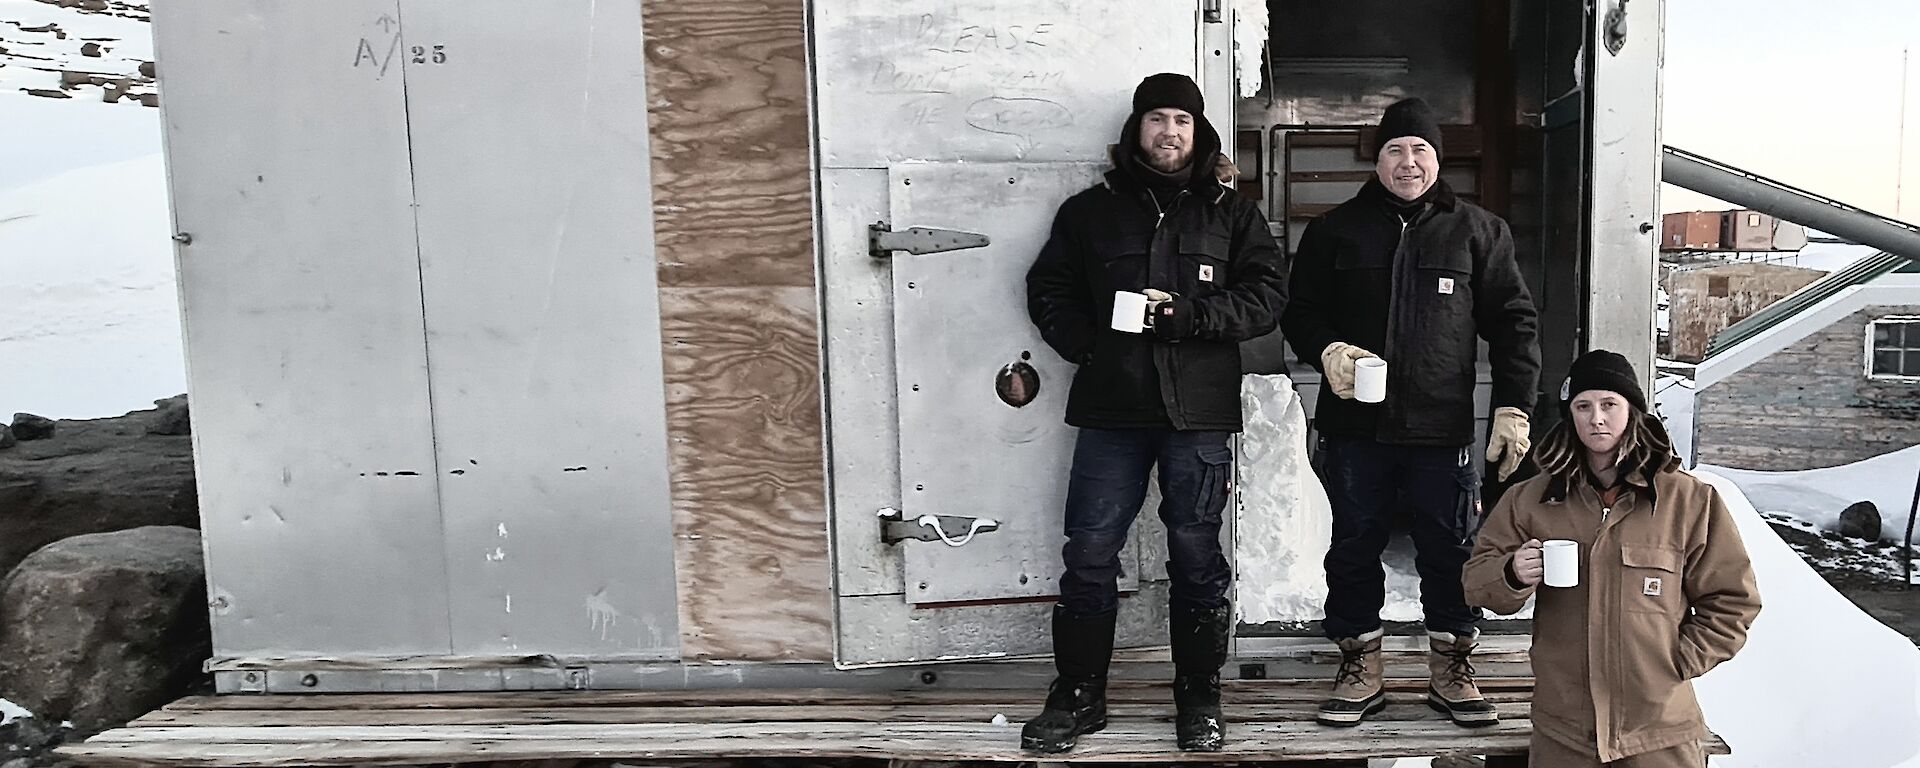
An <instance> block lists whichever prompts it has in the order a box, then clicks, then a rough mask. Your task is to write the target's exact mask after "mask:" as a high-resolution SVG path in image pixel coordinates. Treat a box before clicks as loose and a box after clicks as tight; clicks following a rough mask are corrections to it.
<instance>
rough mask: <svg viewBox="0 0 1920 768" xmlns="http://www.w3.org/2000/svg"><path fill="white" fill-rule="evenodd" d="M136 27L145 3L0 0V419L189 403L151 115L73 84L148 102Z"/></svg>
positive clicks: (145, 53)
mask: <svg viewBox="0 0 1920 768" xmlns="http://www.w3.org/2000/svg"><path fill="white" fill-rule="evenodd" d="M145 19H146V12H145V5H144V3H141V4H126V3H118V2H116V3H110V4H109V7H108V10H107V11H105V12H97V13H90V12H85V11H82V10H81V9H79V8H74V7H69V8H61V7H58V6H56V5H52V4H48V3H41V2H34V1H33V0H0V49H4V50H5V53H0V115H4V116H5V117H4V118H0V284H4V285H5V288H6V293H7V300H6V301H5V302H4V303H0V361H5V365H0V417H5V416H6V415H8V414H11V413H13V412H15V411H27V412H32V413H38V414H40V415H43V416H50V417H55V418H93V417H100V416H115V415H119V414H122V413H125V412H127V411H130V410H135V409H139V408H147V407H151V404H152V402H151V401H152V400H153V399H155V398H160V397H167V396H170V395H175V394H179V393H181V392H184V391H186V381H185V380H186V374H185V364H184V361H183V357H182V353H181V346H180V313H179V306H178V299H177V294H176V290H175V287H174V277H173V243H172V241H171V240H170V239H169V235H170V233H171V232H170V229H171V228H170V226H169V224H168V222H169V214H168V210H167V189H166V169H165V165H164V164H163V163H162V161H161V155H160V116H159V110H157V109H154V108H151V107H148V106H145V105H143V104H142V103H141V102H139V101H135V100H131V99H125V98H123V99H118V100H117V101H116V102H115V103H107V102H106V101H105V100H104V98H103V95H104V94H105V93H107V88H104V87H102V86H98V85H94V84H92V82H91V81H90V80H89V81H87V82H86V83H85V84H82V83H80V82H77V81H78V79H79V76H80V75H86V76H88V77H91V76H93V75H96V74H97V75H99V76H100V77H101V79H102V80H103V81H108V82H115V83H117V82H122V81H125V82H127V83H128V85H127V86H126V90H127V91H128V92H130V93H135V94H139V93H148V94H150V93H152V91H153V87H152V84H151V83H144V84H143V83H142V82H141V81H142V77H141V75H140V65H141V64H142V63H143V62H148V61H151V60H152V59H153V45H152V42H151V32H150V30H149V24H148V23H147V22H146V20H145ZM88 52H93V53H97V54H99V55H97V56H88V55H86V54H87V53H88ZM62 72H67V73H75V74H69V75H67V76H66V79H65V82H67V84H68V86H69V87H68V88H66V89H62V87H61V85H62V83H63V76H62V74H61V73H62ZM35 93H42V94H64V95H66V96H67V98H54V97H51V96H47V95H35Z"/></svg>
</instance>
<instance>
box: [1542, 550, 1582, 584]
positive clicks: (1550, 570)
mask: <svg viewBox="0 0 1920 768" xmlns="http://www.w3.org/2000/svg"><path fill="white" fill-rule="evenodd" d="M1540 553H1541V556H1542V559H1544V560H1545V561H1546V566H1547V578H1546V581H1545V582H1544V583H1545V584H1546V585H1547V586H1549V587H1572V586H1578V585H1579V584H1580V542H1577V541H1572V540H1569V539H1552V540H1549V541H1544V542H1541V543H1540Z"/></svg>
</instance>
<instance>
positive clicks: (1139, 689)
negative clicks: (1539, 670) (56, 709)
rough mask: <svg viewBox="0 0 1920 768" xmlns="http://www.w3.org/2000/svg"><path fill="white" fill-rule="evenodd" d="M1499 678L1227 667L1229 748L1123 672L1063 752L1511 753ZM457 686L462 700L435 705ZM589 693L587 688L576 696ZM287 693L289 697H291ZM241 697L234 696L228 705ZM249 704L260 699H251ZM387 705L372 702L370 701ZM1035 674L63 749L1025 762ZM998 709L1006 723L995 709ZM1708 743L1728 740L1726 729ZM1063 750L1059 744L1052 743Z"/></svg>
mask: <svg viewBox="0 0 1920 768" xmlns="http://www.w3.org/2000/svg"><path fill="white" fill-rule="evenodd" d="M1524 682H1525V681H1504V683H1505V685H1506V686H1507V690H1498V686H1494V688H1495V690H1492V691H1491V692H1490V696H1489V697H1490V698H1491V699H1493V700H1494V701H1495V702H1496V703H1497V706H1498V707H1499V711H1500V716H1501V722H1500V723H1498V724H1496V725H1495V726H1492V727H1490V728H1483V729H1465V728H1460V727H1458V726H1456V725H1454V724H1453V723H1451V722H1449V721H1447V720H1446V719H1445V718H1444V717H1442V716H1441V715H1440V714H1439V713H1436V712H1433V711H1432V710H1431V709H1430V708H1429V707H1427V706H1426V703H1425V701H1424V694H1423V692H1422V691H1421V689H1420V688H1419V687H1418V686H1419V685H1420V684H1423V683H1424V681H1419V680H1411V679H1404V680H1396V681H1393V687H1394V688H1395V689H1396V690H1395V691H1394V692H1393V693H1390V694H1389V696H1388V700H1389V703H1390V705H1389V706H1388V707H1387V709H1386V711H1385V712H1383V713H1381V714H1380V715H1379V716H1376V717H1374V718H1372V719H1370V720H1369V721H1368V722H1366V723H1363V724H1361V725H1360V726H1358V727H1355V728H1329V727H1325V726H1321V725H1319V724H1317V723H1315V722H1313V713H1314V709H1315V706H1316V704H1317V702H1318V700H1319V698H1320V696H1321V695H1322V689H1323V686H1322V685H1321V684H1318V683H1307V682H1297V681H1232V682H1230V683H1229V684H1228V686H1227V689H1228V691H1227V697H1226V698H1227V701H1226V707H1225V715H1226V717H1227V719H1228V722H1229V728H1228V733H1229V739H1230V741H1229V747H1228V749H1227V751H1225V752H1220V753H1182V752H1180V751H1178V750H1177V749H1175V748H1174V746H1173V744H1172V743H1171V742H1172V730H1173V729H1172V727H1171V724H1170V722H1169V721H1170V720H1171V719H1172V716H1173V707H1172V706H1171V702H1170V701H1169V698H1170V692H1169V691H1168V689H1167V686H1166V685H1165V684H1164V683H1151V684H1149V683H1125V684H1118V685H1116V686H1114V689H1113V690H1114V693H1115V696H1114V699H1113V703H1112V705H1111V712H1112V720H1111V723H1110V725H1109V726H1108V729H1107V730H1106V731H1103V732H1102V733H1100V734H1099V735H1098V736H1096V737H1090V738H1088V739H1087V740H1086V741H1085V742H1084V743H1083V745H1082V747H1081V748H1080V749H1077V750H1075V751H1074V752H1073V753H1071V754H1068V755H1064V756H1059V757H1058V758H1057V760H1058V761H1059V762H1142V763H1194V762H1204V763H1222V762H1281V761H1290V760H1338V759H1349V758H1362V757H1418V756H1438V755H1468V754H1472V755H1518V754H1521V753H1523V752H1524V751H1525V749H1526V747H1527V742H1528V739H1529V738H1530V734H1531V731H1532V724H1531V723H1530V722H1528V720H1527V719H1526V718H1527V715H1528V712H1529V700H1530V698H1531V690H1530V688H1529V687H1527V686H1525V685H1523V684H1522V683H1524ZM457 701H464V702H466V703H467V704H468V705H467V706H459V707H454V706H428V705H429V704H444V703H452V702H457ZM582 702H591V704H590V705H586V706H581V705H580V704H581V703H582ZM716 702H721V703H722V704H720V705H715V703H716ZM289 704H291V705H295V706H285V705H289ZM235 705H241V706H235ZM245 705H250V706H252V707H253V708H248V706H245ZM370 705H377V706H370ZM1035 706H1037V692H1035V691H1028V690H1012V689H958V690H916V691H822V690H811V691H775V690H724V691H627V692H576V693H559V692H520V693H496V694H392V695H316V696H300V697H279V696H227V697H217V698H199V699H187V700H182V701H179V702H175V705H174V706H171V707H169V708H166V709H162V710H159V711H156V712H154V713H151V714H149V715H148V716H146V717H144V718H142V719H140V720H139V721H136V722H135V723H134V724H132V725H130V726H129V727H125V728H119V729H115V730H112V731H108V732H106V733H103V734H100V735H98V736H95V737H93V738H92V739H89V740H87V741H86V742H83V743H81V744H75V745H68V746H64V747H61V748H60V749H59V753H60V754H61V755H63V756H65V757H67V758H69V759H73V760H76V761H79V762H82V763H86V764H91V765H100V766H110V767H114V768H119V767H122V766H136V765H138V766H151V767H153V768H186V767H187V766H205V767H207V768H283V767H291V766H301V765H312V766H333V765H408V764H422V763H502V762H511V761H565V760H583V759H595V760H605V759H620V760H662V759H665V760H676V761H680V762H682V763H695V762H702V761H705V762H719V761H729V760H753V759H761V758H802V759H804V758H887V759H894V760H908V761H935V762H947V761H989V762H1031V761H1032V758H1033V756H1032V755H1030V754H1027V753H1024V752H1022V751H1020V750H1019V748H1018V742H1019V739H1018V734H1019V725H1020V722H1021V721H1022V720H1024V719H1025V717H1026V716H1027V715H1028V714H1031V710H1032V709H1033V708H1034V707H1035ZM995 715H1004V716H1005V717H1006V720H1007V724H1005V725H993V724H992V720H993V717H994V716H995ZM1704 745H1705V746H1706V748H1707V751H1708V753H1709V754H1728V752H1729V750H1728V748H1727V745H1726V744H1725V742H1723V741H1721V740H1720V739H1719V738H1718V737H1714V738H1712V739H1709V740H1707V741H1706V742H1705V743H1704ZM1054 760H1055V758H1051V757H1050V759H1049V761H1050V762H1051V761H1054Z"/></svg>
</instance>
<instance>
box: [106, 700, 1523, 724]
mask: <svg viewBox="0 0 1920 768" xmlns="http://www.w3.org/2000/svg"><path fill="white" fill-rule="evenodd" d="M1488 699H1489V700H1490V701H1493V702H1494V703H1495V704H1496V705H1498V706H1499V708H1500V713H1501V715H1502V716H1503V717H1526V716H1527V711H1528V706H1527V704H1528V702H1527V700H1526V697H1525V696H1524V695H1521V694H1511V693H1508V694H1491V695H1489V696H1488ZM1387 700H1388V703H1389V705H1390V706H1389V707H1388V709H1387V711H1386V712H1385V713H1383V716H1384V717H1385V718H1386V719H1395V720H1411V719H1427V718H1438V717H1439V715H1438V713H1435V712H1433V711H1432V710H1430V709H1428V708H1427V707H1426V706H1425V705H1424V701H1425V698H1424V697H1423V696H1422V695H1420V694H1413V693H1395V694H1391V695H1389V696H1388V697H1387ZM1318 704H1319V697H1318V696H1315V697H1312V698H1307V697H1301V698H1300V699H1298V700H1296V701H1287V702H1240V701H1236V700H1234V699H1232V698H1229V699H1228V700H1227V701H1226V703H1225V705H1224V707H1223V711H1224V713H1225V715H1226V717H1227V719H1228V720H1230V721H1234V722H1256V721H1262V720H1286V719H1312V717H1313V714H1314V710H1315V708H1316V707H1317V706H1318ZM1039 706H1040V699H1039V697H1038V696H1032V697H1028V698H1027V699H1024V700H1017V701H1016V700H1006V701H1001V702H983V703H971V704H926V705H885V706H876V705H860V706H834V707H782V706H739V707H698V706H695V707H586V708H577V707H559V708H530V709H511V708H490V709H438V710H422V709H375V710H269V711H245V710H200V711H192V710H188V711H178V710H161V711H158V712H154V713H152V714H149V715H147V716H145V717H142V718H140V719H138V720H135V721H133V722H131V723H129V724H128V727H131V728H148V727H166V726H172V727H235V726H257V727H289V726H384V725H516V724H521V725H543V724H558V723H575V724H592V723H642V722H651V723H751V722H987V721H990V720H992V719H993V716H994V715H1005V716H1007V717H1008V718H1010V719H1015V720H1019V719H1024V718H1025V717H1027V716H1029V715H1032V714H1035V713H1037V712H1038V711H1039ZM1108 712H1109V714H1110V716H1112V717H1113V718H1114V719H1143V720H1170V719H1172V717H1173V713H1174V709H1173V702H1172V701H1171V700H1162V701H1158V702H1138V703H1132V702H1115V703H1112V704H1110V705H1109V707H1108Z"/></svg>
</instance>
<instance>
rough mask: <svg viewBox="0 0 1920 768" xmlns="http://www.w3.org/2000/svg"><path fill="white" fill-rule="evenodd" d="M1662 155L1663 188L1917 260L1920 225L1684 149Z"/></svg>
mask: <svg viewBox="0 0 1920 768" xmlns="http://www.w3.org/2000/svg"><path fill="white" fill-rule="evenodd" d="M1662 150H1663V151H1662V152H1661V156H1660V178H1661V179H1662V180H1663V181H1666V182H1667V183H1670V184H1674V185H1677V186H1681V187H1685V188H1687V189H1690V190H1693V191H1695V192H1698V193H1700V194H1703V195H1706V196H1708V197H1713V198H1717V199H1720V200H1725V201H1727V202H1729V203H1734V204H1737V205H1743V206H1746V207H1748V208H1751V209H1753V210H1756V211H1760V212H1761V213H1765V214H1768V215H1770V216H1773V217H1774V218H1777V219H1784V220H1786V221H1791V222H1793V223H1795V224H1799V225H1801V226H1805V227H1808V228H1810V229H1817V230H1819V231H1821V232H1825V233H1827V234H1830V235H1836V236H1838V237H1842V238H1845V239H1847V240H1851V241H1853V242H1856V243H1860V244H1863V245H1870V246H1873V247H1875V248H1878V249H1880V250H1883V251H1887V252H1889V253H1892V254H1895V255H1897V256H1904V257H1906V258H1908V259H1913V260H1916V261H1920V226H1915V225H1913V224H1909V223H1907V222H1904V221H1901V220H1899V219H1894V218H1889V217H1886V216H1882V215H1880V214H1877V213H1872V212H1869V211H1865V210H1862V209H1860V208H1858V207H1856V206H1852V205H1848V204H1846V203H1843V202H1841V201H1839V200H1835V199H1833V198H1830V197H1826V196H1824V195H1819V194H1815V193H1813V192H1808V191H1806V190H1804V189H1800V188H1798V187H1795V186H1793V185H1790V184H1786V183H1784V182H1780V181H1775V180H1773V179H1769V178H1767V177H1765V176H1761V175H1759V174H1757V173H1750V172H1748V171H1743V170H1741V169H1739V168H1735V167H1733V166H1731V165H1727V164H1726V163H1722V162H1719V161H1717V160H1713V159H1711V158H1707V157H1702V156H1700V155H1696V154H1694V153H1692V152H1688V151H1686V150H1683V149H1677V148H1674V147H1663V148H1662Z"/></svg>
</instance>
